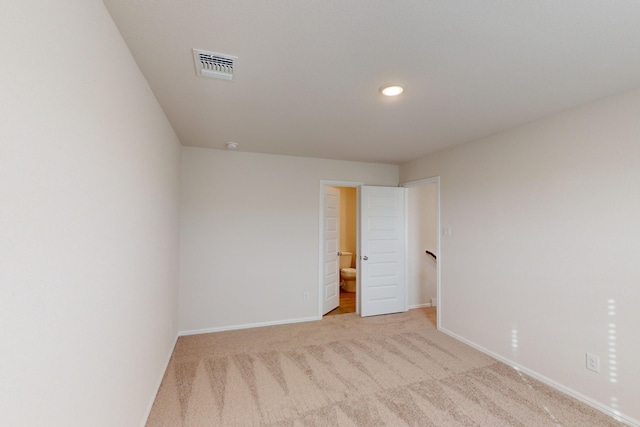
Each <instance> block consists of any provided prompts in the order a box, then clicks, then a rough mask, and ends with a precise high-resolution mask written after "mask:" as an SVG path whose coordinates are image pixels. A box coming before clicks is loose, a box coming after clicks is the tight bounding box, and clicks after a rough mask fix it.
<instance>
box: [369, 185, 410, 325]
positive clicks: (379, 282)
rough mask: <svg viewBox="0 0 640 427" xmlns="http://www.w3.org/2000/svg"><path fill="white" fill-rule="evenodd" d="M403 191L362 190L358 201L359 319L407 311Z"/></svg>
mask: <svg viewBox="0 0 640 427" xmlns="http://www.w3.org/2000/svg"><path fill="white" fill-rule="evenodd" d="M405 200H406V189H405V188H398V187H370V186H363V187H362V192H361V199H360V204H361V205H360V208H361V210H360V217H361V221H360V227H361V229H360V239H361V245H360V252H361V255H360V278H361V285H360V290H361V299H360V301H361V312H360V313H361V315H362V316H375V315H379V314H389V313H398V312H402V311H407V310H408V305H407V304H408V303H407V280H406V261H405V257H406V255H405V252H406V228H405V227H406V225H405V223H406V217H405V212H406V206H405Z"/></svg>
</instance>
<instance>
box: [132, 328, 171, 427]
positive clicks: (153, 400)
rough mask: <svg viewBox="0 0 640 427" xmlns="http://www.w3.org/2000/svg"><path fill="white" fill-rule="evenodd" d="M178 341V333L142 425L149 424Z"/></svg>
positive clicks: (143, 426)
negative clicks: (148, 421)
mask: <svg viewBox="0 0 640 427" xmlns="http://www.w3.org/2000/svg"><path fill="white" fill-rule="evenodd" d="M177 343H178V335H176V337H175V338H174V340H173V345H172V346H171V350H169V354H168V356H167V359H166V360H165V362H164V369H163V370H162V373H161V374H160V378H159V379H158V382H157V384H156V387H155V391H156V392H155V393H153V396H152V397H151V401H150V402H149V404H148V405H147V410H146V412H145V415H144V419H143V420H142V424H140V425H141V426H142V427H145V426H146V425H147V420H148V419H149V415H150V414H151V408H152V407H153V403H154V402H155V401H156V396H157V395H158V391H160V386H161V385H162V380H163V379H164V374H165V373H166V372H167V369H168V368H169V362H170V361H171V356H173V351H174V350H175V348H176V344H177Z"/></svg>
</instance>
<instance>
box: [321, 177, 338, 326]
mask: <svg viewBox="0 0 640 427" xmlns="http://www.w3.org/2000/svg"><path fill="white" fill-rule="evenodd" d="M322 227H323V236H324V237H323V239H324V240H323V242H322V243H323V244H322V255H321V256H322V269H323V270H322V272H323V273H322V274H323V281H322V314H323V315H325V314H327V313H328V312H330V311H331V310H333V309H334V308H336V307H338V305H339V304H340V291H339V287H340V259H339V257H338V251H339V250H340V190H339V189H337V188H335V187H329V186H325V187H324V212H323V225H322Z"/></svg>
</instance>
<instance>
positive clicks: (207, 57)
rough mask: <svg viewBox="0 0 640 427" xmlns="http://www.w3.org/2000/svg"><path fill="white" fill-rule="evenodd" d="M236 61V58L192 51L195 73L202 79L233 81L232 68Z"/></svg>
mask: <svg viewBox="0 0 640 427" xmlns="http://www.w3.org/2000/svg"><path fill="white" fill-rule="evenodd" d="M236 59H238V57H237V56H231V55H225V54H222V53H215V52H207V51H205V50H200V49H193V60H194V61H195V64H196V73H197V74H198V75H199V76H202V77H213V78H216V79H224V80H233V67H234V64H235V60H236Z"/></svg>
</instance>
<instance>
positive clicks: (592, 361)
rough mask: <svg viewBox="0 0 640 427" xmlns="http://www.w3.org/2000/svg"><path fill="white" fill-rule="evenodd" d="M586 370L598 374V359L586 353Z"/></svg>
mask: <svg viewBox="0 0 640 427" xmlns="http://www.w3.org/2000/svg"><path fill="white" fill-rule="evenodd" d="M587 369H589V370H590V371H593V372H600V358H599V357H598V356H596V355H594V354H590V353H587Z"/></svg>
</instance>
